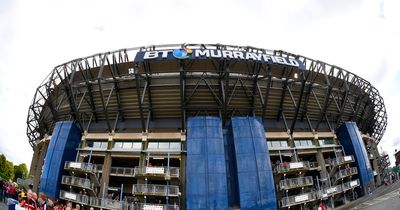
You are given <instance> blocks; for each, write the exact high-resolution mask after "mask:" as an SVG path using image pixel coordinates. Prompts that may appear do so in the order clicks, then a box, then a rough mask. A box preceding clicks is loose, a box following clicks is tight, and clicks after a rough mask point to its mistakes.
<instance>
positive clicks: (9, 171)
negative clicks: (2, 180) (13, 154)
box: [4, 160, 14, 179]
mask: <svg viewBox="0 0 400 210" xmlns="http://www.w3.org/2000/svg"><path fill="white" fill-rule="evenodd" d="M4 174H5V175H6V176H7V177H8V178H9V179H13V178H14V164H13V163H12V162H11V161H8V160H7V161H6V167H5V171H4Z"/></svg>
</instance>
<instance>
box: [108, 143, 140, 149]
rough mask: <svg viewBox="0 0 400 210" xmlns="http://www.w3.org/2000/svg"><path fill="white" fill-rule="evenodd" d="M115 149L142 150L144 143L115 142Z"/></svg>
mask: <svg viewBox="0 0 400 210" xmlns="http://www.w3.org/2000/svg"><path fill="white" fill-rule="evenodd" d="M113 148H114V149H135V150H141V149H142V143H141V142H131V141H116V142H114V147H113Z"/></svg>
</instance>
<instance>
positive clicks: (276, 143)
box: [272, 141, 281, 147]
mask: <svg viewBox="0 0 400 210" xmlns="http://www.w3.org/2000/svg"><path fill="white" fill-rule="evenodd" d="M280 146H281V142H280V141H272V147H280Z"/></svg>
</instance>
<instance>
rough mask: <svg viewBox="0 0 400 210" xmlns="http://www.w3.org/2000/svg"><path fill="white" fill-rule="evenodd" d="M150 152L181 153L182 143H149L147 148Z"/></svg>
mask: <svg viewBox="0 0 400 210" xmlns="http://www.w3.org/2000/svg"><path fill="white" fill-rule="evenodd" d="M147 149H148V150H173V151H180V150H181V143H180V142H149V144H148V146H147Z"/></svg>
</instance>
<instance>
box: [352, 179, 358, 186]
mask: <svg viewBox="0 0 400 210" xmlns="http://www.w3.org/2000/svg"><path fill="white" fill-rule="evenodd" d="M357 185H358V182H357V180H354V181H351V182H350V187H354V186H357Z"/></svg>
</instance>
